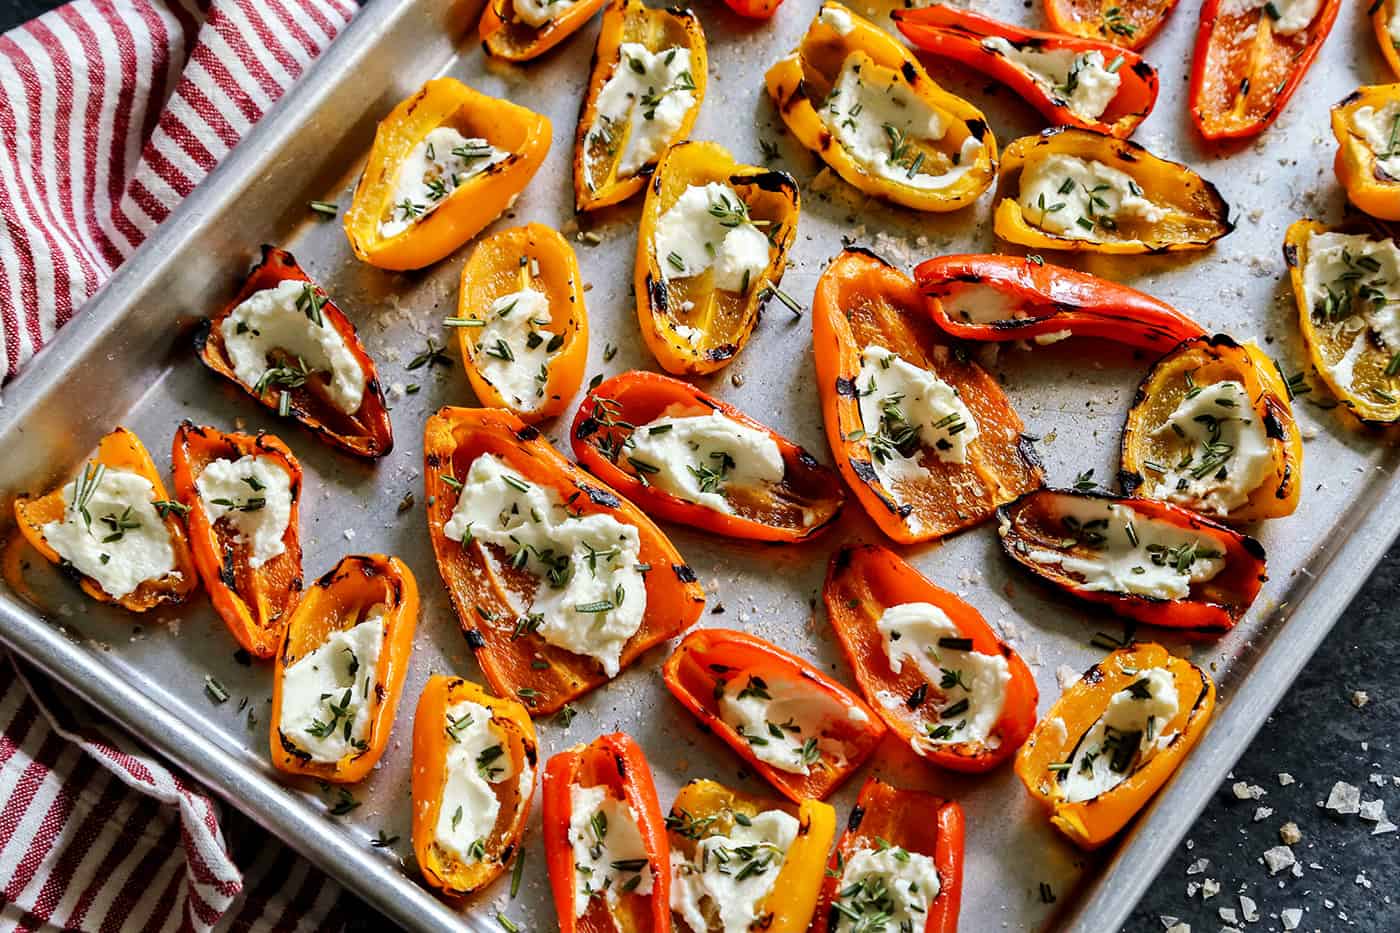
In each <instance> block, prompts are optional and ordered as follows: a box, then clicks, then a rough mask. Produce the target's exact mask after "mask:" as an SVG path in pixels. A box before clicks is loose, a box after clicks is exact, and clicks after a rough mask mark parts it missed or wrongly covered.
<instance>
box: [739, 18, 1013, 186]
mask: <svg viewBox="0 0 1400 933" xmlns="http://www.w3.org/2000/svg"><path fill="white" fill-rule="evenodd" d="M765 80H766V83H767V87H768V94H769V96H771V97H772V98H773V102H774V103H775V104H776V105H777V107H778V113H779V115H780V116H782V118H783V122H784V123H785V124H786V125H787V128H788V129H789V130H790V131H791V132H792V135H793V136H794V137H795V138H796V139H797V141H798V142H800V143H801V144H802V145H804V146H806V147H807V148H808V149H810V150H812V151H813V152H815V153H817V155H819V156H821V157H822V159H823V160H824V161H825V162H826V164H827V165H829V166H831V168H832V170H833V171H835V172H836V174H838V175H840V176H841V177H842V178H844V179H845V180H846V181H847V182H848V183H849V184H851V185H853V186H855V187H856V188H857V189H859V190H860V191H863V192H865V193H866V194H869V195H874V196H875V197H880V198H884V199H886V200H888V201H892V202H894V203H895V204H901V205H903V206H905V207H912V208H914V209H915V210H920V211H953V210H957V209H958V208H961V207H965V206H967V205H968V204H971V203H972V202H973V201H975V200H977V198H978V196H979V195H981V194H982V192H983V191H986V190H987V187H988V186H989V185H991V183H992V181H993V180H994V179H995V178H996V173H997V142H996V138H995V137H994V136H992V131H991V129H990V128H989V127H988V126H987V120H986V117H984V116H983V115H982V112H981V111H980V110H978V109H977V108H976V107H974V106H973V105H972V104H970V103H968V102H967V101H966V100H963V99H962V98H961V97H958V96H957V95H955V94H952V93H950V92H948V91H945V90H944V89H943V88H942V87H940V86H939V85H938V84H936V83H935V82H934V80H933V79H932V78H930V77H929V76H928V72H926V71H924V67H923V65H921V64H920V63H919V61H918V59H916V58H915V57H914V56H913V54H912V53H911V52H910V51H909V50H908V49H907V48H905V47H904V46H903V45H901V44H900V43H899V42H898V41H896V40H895V39H894V37H893V36H891V35H890V34H889V33H887V32H885V31H884V30H883V29H880V28H879V27H878V26H876V25H875V24H873V23H871V22H869V21H868V20H865V19H862V18H861V17H859V16H857V15H855V14H854V13H852V12H851V11H850V10H849V9H847V8H846V7H844V6H842V5H841V4H839V3H836V2H834V0H827V2H826V3H824V4H822V7H821V10H820V12H818V14H817V16H816V18H815V19H813V20H812V24H811V26H809V27H808V29H807V34H806V35H805V36H804V37H803V39H802V43H801V45H799V46H798V47H797V49H795V50H794V51H793V52H792V53H791V54H789V55H788V56H787V57H786V58H783V59H780V60H779V61H778V62H777V63H776V64H774V65H773V67H771V68H769V69H768V75H767V77H766V79H765ZM866 97H871V98H873V99H877V100H881V101H883V100H885V99H891V100H895V101H897V102H898V103H899V106H898V107H897V108H895V107H891V106H890V105H889V104H888V103H884V104H882V105H881V106H879V107H875V106H871V107H868V108H867V107H866V106H865V103H866V101H865V98H866ZM897 111H903V112H905V113H907V114H908V116H907V118H905V119H904V123H905V125H904V126H898V125H896V124H895V123H892V122H888V121H889V120H890V119H893V118H892V117H890V116H889V114H892V113H896V112H897ZM879 114H884V115H885V116H883V117H881V116H879ZM882 119H883V120H885V121H886V122H884V123H883V124H880V125H876V126H875V127H874V130H873V135H877V136H878V137H879V139H880V143H879V144H878V145H880V146H881V147H882V148H881V151H879V152H878V153H876V154H875V155H874V156H871V157H870V158H865V157H864V155H863V154H861V153H862V152H863V151H867V150H869V149H870V144H869V141H868V140H866V141H864V142H862V144H861V145H855V143H857V142H859V141H860V140H859V137H862V136H869V135H872V134H871V133H864V134H862V132H861V127H862V126H865V127H866V128H867V129H869V122H870V121H871V120H882ZM935 126H937V127H939V128H941V130H942V132H941V134H940V135H939V136H937V137H934V136H932V135H931V133H932V132H933V130H932V127H935Z"/></svg>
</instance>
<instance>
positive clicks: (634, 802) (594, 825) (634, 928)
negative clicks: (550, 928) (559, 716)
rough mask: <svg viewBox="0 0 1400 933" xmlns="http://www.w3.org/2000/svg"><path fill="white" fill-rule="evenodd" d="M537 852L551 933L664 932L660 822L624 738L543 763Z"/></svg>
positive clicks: (667, 875) (664, 852) (667, 857)
mask: <svg viewBox="0 0 1400 933" xmlns="http://www.w3.org/2000/svg"><path fill="white" fill-rule="evenodd" d="M544 853H545V859H546V860H547V863H548V866H549V886H550V888H551V890H552V891H553V893H554V911H555V914H556V915H557V916H558V918H559V933H593V931H603V930H609V931H617V933H670V931H671V896H670V891H671V848H670V844H669V842H668V839H667V835H666V822H665V819H664V818H663V817H662V815H661V804H660V802H659V801H658V800H657V799H656V785H655V784H654V783H653V782H652V777H651V768H650V767H649V766H648V765H647V759H646V756H645V755H644V754H643V753H642V750H641V748H640V747H639V746H638V745H637V743H636V742H634V741H633V740H632V738H631V737H630V736H628V735H626V734H624V733H621V732H618V733H614V734H612V735H603V736H599V737H598V738H596V739H594V740H593V741H592V742H591V743H589V744H588V745H578V746H575V747H574V748H571V749H569V750H567V751H563V752H560V753H559V754H557V755H555V756H554V757H553V758H551V759H549V763H548V764H546V765H545V771H544Z"/></svg>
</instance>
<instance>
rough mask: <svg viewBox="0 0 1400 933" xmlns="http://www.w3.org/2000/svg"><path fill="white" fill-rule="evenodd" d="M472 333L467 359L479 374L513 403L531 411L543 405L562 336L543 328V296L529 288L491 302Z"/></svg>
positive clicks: (545, 315) (545, 320) (545, 300)
mask: <svg viewBox="0 0 1400 933" xmlns="http://www.w3.org/2000/svg"><path fill="white" fill-rule="evenodd" d="M479 320H484V321H485V323H484V324H482V325H481V330H480V331H479V332H478V333H477V337H476V349H475V351H474V353H473V355H472V362H473V363H474V364H475V365H476V370H477V372H478V373H480V374H481V377H482V378H483V379H485V380H486V381H487V382H489V383H491V385H493V386H495V388H496V391H497V392H500V393H501V395H502V396H504V397H505V398H506V399H507V400H508V401H509V402H510V403H511V404H512V406H513V407H515V408H517V409H519V410H521V411H533V410H535V409H537V408H539V407H540V405H542V404H544V401H545V395H544V393H545V387H546V386H547V385H549V361H550V360H551V359H552V358H553V356H554V354H555V352H556V351H558V349H559V347H560V346H562V345H563V343H564V338H563V337H562V336H560V335H558V334H555V333H552V332H551V331H548V330H546V329H545V327H546V326H547V325H548V324H549V323H550V322H551V321H552V320H553V318H551V317H550V314H549V297H548V296H547V295H545V294H544V293H543V292H538V291H536V290H535V289H533V288H522V289H521V290H520V291H517V292H511V293H510V294H508V295H502V296H501V297H499V298H497V299H496V300H495V301H493V302H492V303H491V307H490V309H489V310H488V311H487V312H486V315H485V317H484V318H480V319H479Z"/></svg>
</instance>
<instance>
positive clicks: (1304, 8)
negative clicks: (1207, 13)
mask: <svg viewBox="0 0 1400 933" xmlns="http://www.w3.org/2000/svg"><path fill="white" fill-rule="evenodd" d="M1261 8H1262V9H1263V11H1264V16H1263V18H1264V19H1265V20H1267V21H1268V22H1269V26H1270V29H1271V30H1272V31H1273V32H1277V33H1280V34H1282V35H1285V36H1291V35H1293V34H1294V33H1299V32H1302V31H1303V30H1304V29H1307V28H1308V27H1309V26H1311V25H1312V21H1313V20H1315V19H1317V13H1318V11H1319V10H1321V9H1322V0H1224V2H1223V3H1221V4H1220V12H1221V15H1223V16H1244V15H1245V14H1247V13H1250V12H1251V11H1253V10H1257V9H1261Z"/></svg>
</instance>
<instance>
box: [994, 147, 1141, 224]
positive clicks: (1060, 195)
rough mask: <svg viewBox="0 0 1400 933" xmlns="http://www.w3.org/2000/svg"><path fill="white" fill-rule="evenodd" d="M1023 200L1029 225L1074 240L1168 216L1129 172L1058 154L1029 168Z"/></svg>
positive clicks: (1025, 173)
mask: <svg viewBox="0 0 1400 933" xmlns="http://www.w3.org/2000/svg"><path fill="white" fill-rule="evenodd" d="M1018 200H1019V202H1020V204H1021V212H1022V213H1023V214H1024V215H1025V218H1026V220H1027V221H1028V222H1029V223H1032V224H1034V225H1036V226H1038V227H1040V228H1041V229H1043V230H1047V231H1049V232H1051V233H1055V234H1058V235H1060V236H1063V237H1068V238H1070V239H1072V240H1096V239H1099V238H1100V237H1101V235H1102V234H1103V233H1104V232H1105V231H1108V232H1111V231H1114V230H1117V229H1118V225H1119V223H1120V222H1121V221H1141V222H1143V223H1149V224H1151V223H1158V222H1160V221H1161V220H1162V219H1163V218H1165V217H1166V216H1167V212H1166V210H1165V209H1164V208H1162V207H1161V206H1160V205H1158V204H1156V203H1154V202H1153V201H1151V200H1149V199H1148V198H1147V197H1146V196H1145V195H1144V194H1143V190H1142V188H1141V187H1140V186H1139V185H1138V183H1137V182H1136V181H1134V180H1133V178H1132V176H1130V175H1128V174H1127V173H1126V172H1122V171H1119V170H1118V169H1116V168H1113V167H1112V166H1110V165H1105V164H1104V163H1102V162H1099V161H1098V160H1096V159H1081V158H1079V157H1078V156H1071V155H1061V154H1058V153H1054V154H1050V155H1044V156H1041V157H1040V158H1037V159H1033V160H1031V161H1030V162H1029V163H1027V165H1026V167H1025V169H1024V170H1023V171H1022V172H1021V192H1020V195H1019V197H1018Z"/></svg>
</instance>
